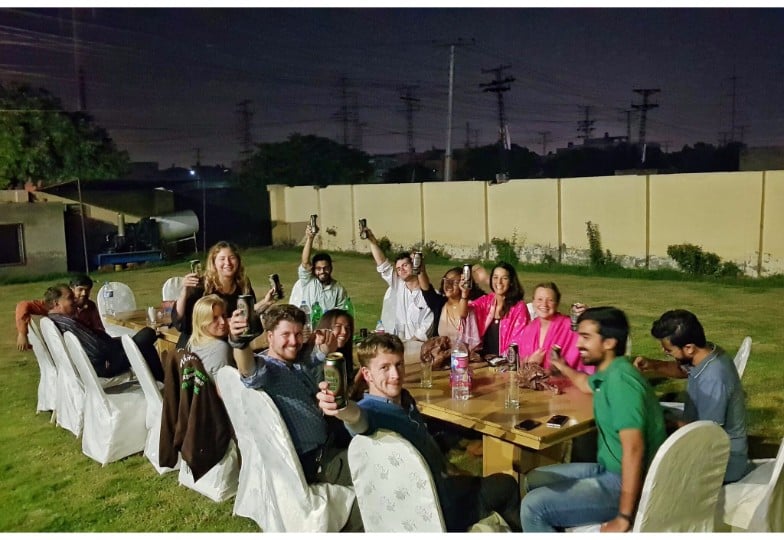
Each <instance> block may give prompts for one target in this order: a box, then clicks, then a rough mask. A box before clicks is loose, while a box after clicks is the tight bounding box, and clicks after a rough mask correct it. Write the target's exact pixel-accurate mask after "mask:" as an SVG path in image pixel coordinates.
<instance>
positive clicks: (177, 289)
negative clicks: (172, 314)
mask: <svg viewBox="0 0 784 540" xmlns="http://www.w3.org/2000/svg"><path fill="white" fill-rule="evenodd" d="M181 292H182V277H181V276H174V277H170V278H169V279H167V280H166V281H164V282H163V287H162V289H161V300H163V301H164V302H173V301H175V300H177V298H179V297H180V293H181Z"/></svg>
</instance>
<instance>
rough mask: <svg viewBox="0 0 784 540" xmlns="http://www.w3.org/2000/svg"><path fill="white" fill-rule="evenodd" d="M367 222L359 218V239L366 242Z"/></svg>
mask: <svg viewBox="0 0 784 540" xmlns="http://www.w3.org/2000/svg"><path fill="white" fill-rule="evenodd" d="M366 229H367V220H366V219H365V218H360V220H359V237H360V238H361V239H362V240H367V230H366Z"/></svg>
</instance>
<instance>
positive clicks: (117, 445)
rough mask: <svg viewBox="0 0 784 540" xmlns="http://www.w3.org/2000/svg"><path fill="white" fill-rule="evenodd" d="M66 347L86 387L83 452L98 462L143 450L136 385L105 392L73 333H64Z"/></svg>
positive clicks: (140, 403) (143, 410)
mask: <svg viewBox="0 0 784 540" xmlns="http://www.w3.org/2000/svg"><path fill="white" fill-rule="evenodd" d="M63 340H64V341H65V347H66V349H67V350H68V354H69V355H70V357H71V360H72V361H73V363H74V365H75V366H76V369H77V371H78V372H79V375H80V376H81V379H82V383H83V384H84V389H85V403H84V431H83V432H82V452H83V453H84V455H86V456H87V457H89V458H92V459H94V460H95V461H97V462H98V463H100V464H101V465H106V464H107V463H111V462H112V461H117V460H119V459H122V458H124V457H126V456H130V455H131V454H136V453H137V452H141V451H142V450H144V442H145V440H146V438H147V426H146V425H145V416H146V403H145V401H144V393H143V392H142V389H141V388H139V387H138V386H136V385H133V386H128V387H127V388H124V389H122V391H119V388H116V389H115V390H118V391H116V392H114V393H106V392H104V389H103V388H102V387H101V383H100V382H99V381H98V376H97V375H96V374H95V369H94V368H93V366H92V364H91V363H90V360H89V359H88V358H87V353H85V352H84V348H83V347H82V344H81V343H80V342H79V339H78V338H77V337H76V335H74V334H73V332H66V333H65V336H63Z"/></svg>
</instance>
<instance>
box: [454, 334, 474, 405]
mask: <svg viewBox="0 0 784 540" xmlns="http://www.w3.org/2000/svg"><path fill="white" fill-rule="evenodd" d="M450 366H451V369H452V371H451V373H450V382H451V384H452V399H459V400H466V399H468V398H470V397H471V370H470V368H469V367H468V349H467V348H466V346H465V344H464V343H463V342H462V341H460V340H458V341H457V343H455V346H454V347H453V348H452V356H451V361H450Z"/></svg>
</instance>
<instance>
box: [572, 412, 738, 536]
mask: <svg viewBox="0 0 784 540" xmlns="http://www.w3.org/2000/svg"><path fill="white" fill-rule="evenodd" d="M729 456H730V440H729V437H728V436H727V433H726V432H725V431H724V430H723V429H722V428H721V426H719V425H718V424H716V423H714V422H711V421H708V420H699V421H697V422H691V423H690V424H687V425H685V426H684V427H682V428H680V429H678V430H677V431H675V433H673V434H672V435H670V436H669V437H668V438H667V440H666V441H664V443H663V444H662V445H661V446H660V447H659V450H658V451H657V452H656V455H655V456H654V458H653V461H652V462H651V466H650V468H649V469H648V474H647V475H646V477H645V482H644V483H643V486H642V495H641V497H640V503H639V505H638V506H637V515H636V517H635V519H634V527H632V532H711V531H713V529H714V523H715V514H716V508H717V503H718V499H719V492H720V491H721V484H722V482H723V481H724V472H725V471H726V469H727V461H728V460H729ZM599 527H600V525H599V524H594V525H586V526H581V527H574V528H570V529H569V531H570V532H597V531H598V530H599Z"/></svg>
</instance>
